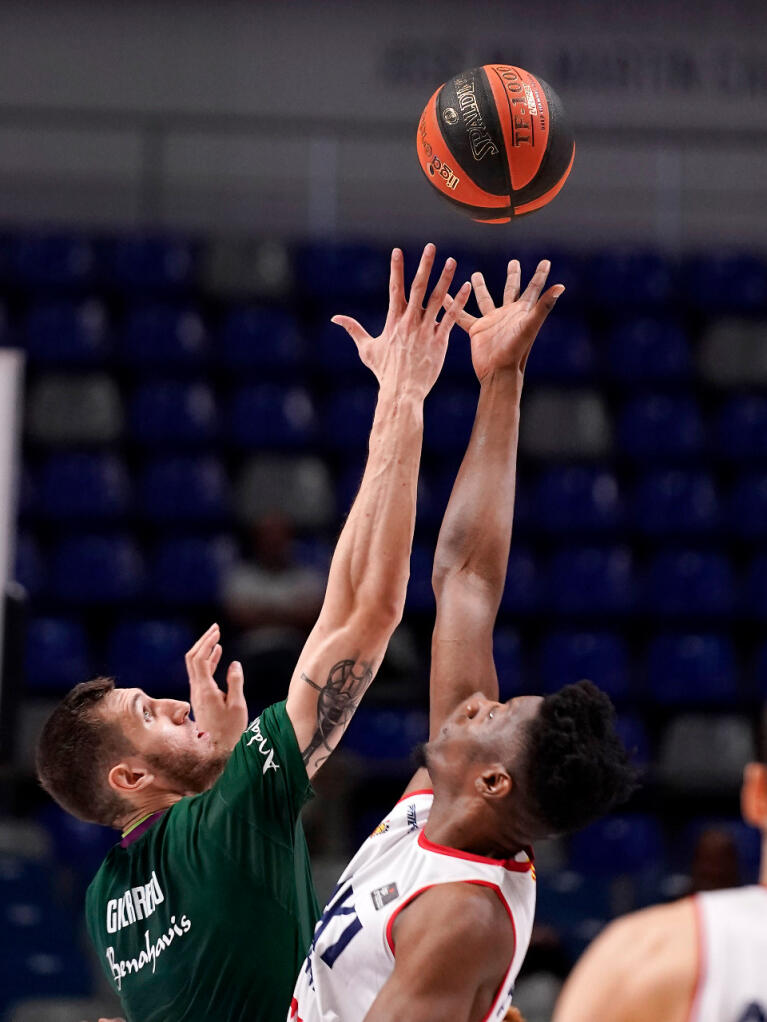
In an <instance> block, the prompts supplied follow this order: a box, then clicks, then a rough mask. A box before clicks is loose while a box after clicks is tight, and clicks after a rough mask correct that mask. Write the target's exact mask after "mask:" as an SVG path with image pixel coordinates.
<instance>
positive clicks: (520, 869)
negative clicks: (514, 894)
mask: <svg viewBox="0 0 767 1022" xmlns="http://www.w3.org/2000/svg"><path fill="white" fill-rule="evenodd" d="M418 844H419V845H420V846H421V848H424V849H426V851H427V852H436V853H437V854H438V855H452V857H453V858H454V859H467V860H468V861H469V862H482V863H484V864H485V865H486V866H503V868H504V869H508V870H511V871H512V872H513V873H526V872H527V871H528V870H529V869H531V868H532V865H533V850H532V848H526V849H525V854H526V855H527V862H517V860H516V859H491V858H489V857H488V856H486V855H474V854H473V853H472V852H462V851H460V849H458V848H448V847H447V846H446V845H437V844H435V843H434V842H433V841H430V840H429V839H428V838H427V837H426V832H425V831H423V830H422V831H421V832H420V834H419V835H418Z"/></svg>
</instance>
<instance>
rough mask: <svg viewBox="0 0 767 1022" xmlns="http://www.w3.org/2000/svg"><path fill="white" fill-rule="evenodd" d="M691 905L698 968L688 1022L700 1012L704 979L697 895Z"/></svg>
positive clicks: (704, 960) (701, 913) (701, 918)
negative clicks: (693, 910)
mask: <svg viewBox="0 0 767 1022" xmlns="http://www.w3.org/2000/svg"><path fill="white" fill-rule="evenodd" d="M691 900H692V905H693V908H694V909H695V931H696V933H697V935H698V940H697V945H698V967H697V970H696V974H695V985H694V986H693V988H692V997H691V998H690V1010H689V1012H688V1015H687V1018H688V1020H689V1022H695V1019H696V1018H697V1017H698V1013H699V1012H700V1001H701V996H702V994H703V984H704V982H705V979H706V946H705V943H704V936H705V927H704V924H703V908H702V906H701V903H700V899H699V898H698V896H697V895H693V896H692V899H691Z"/></svg>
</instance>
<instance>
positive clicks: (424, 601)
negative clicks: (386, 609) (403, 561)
mask: <svg viewBox="0 0 767 1022" xmlns="http://www.w3.org/2000/svg"><path fill="white" fill-rule="evenodd" d="M433 560H434V552H433V550H431V549H430V548H429V547H424V546H421V545H420V544H418V543H414V544H413V550H412V553H411V555H410V579H409V581H408V585H407V596H406V600H405V606H406V607H407V609H408V610H409V611H411V612H418V613H433V612H434V592H433V590H432V587H431V569H432V562H433Z"/></svg>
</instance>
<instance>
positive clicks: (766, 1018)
mask: <svg viewBox="0 0 767 1022" xmlns="http://www.w3.org/2000/svg"><path fill="white" fill-rule="evenodd" d="M695 905H696V909H697V911H698V925H699V947H700V965H699V978H698V988H697V991H696V994H695V1000H694V1002H693V1008H692V1013H691V1016H690V1022H767V888H765V887H740V888H736V889H735V890H731V891H730V890H728V891H712V892H711V893H708V894H699V895H697V896H696V897H695Z"/></svg>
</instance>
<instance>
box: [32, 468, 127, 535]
mask: <svg viewBox="0 0 767 1022" xmlns="http://www.w3.org/2000/svg"><path fill="white" fill-rule="evenodd" d="M37 501H38V504H37V508H38V511H39V513H40V514H41V515H43V516H44V517H46V518H62V519H66V520H70V521H71V520H78V521H79V520H82V519H86V520H87V519H94V520H95V519H99V520H105V521H114V520H115V519H117V518H120V517H121V516H123V515H125V514H126V513H127V511H128V510H129V507H130V502H131V485H130V478H129V476H128V472H127V470H126V468H125V465H124V464H123V462H122V461H120V460H119V458H117V457H115V456H114V455H113V454H86V453H81V452H73V453H66V454H58V455H52V456H51V457H49V458H48V460H47V461H46V462H45V464H44V465H43V468H42V470H41V472H40V476H39V478H38V495H37Z"/></svg>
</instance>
